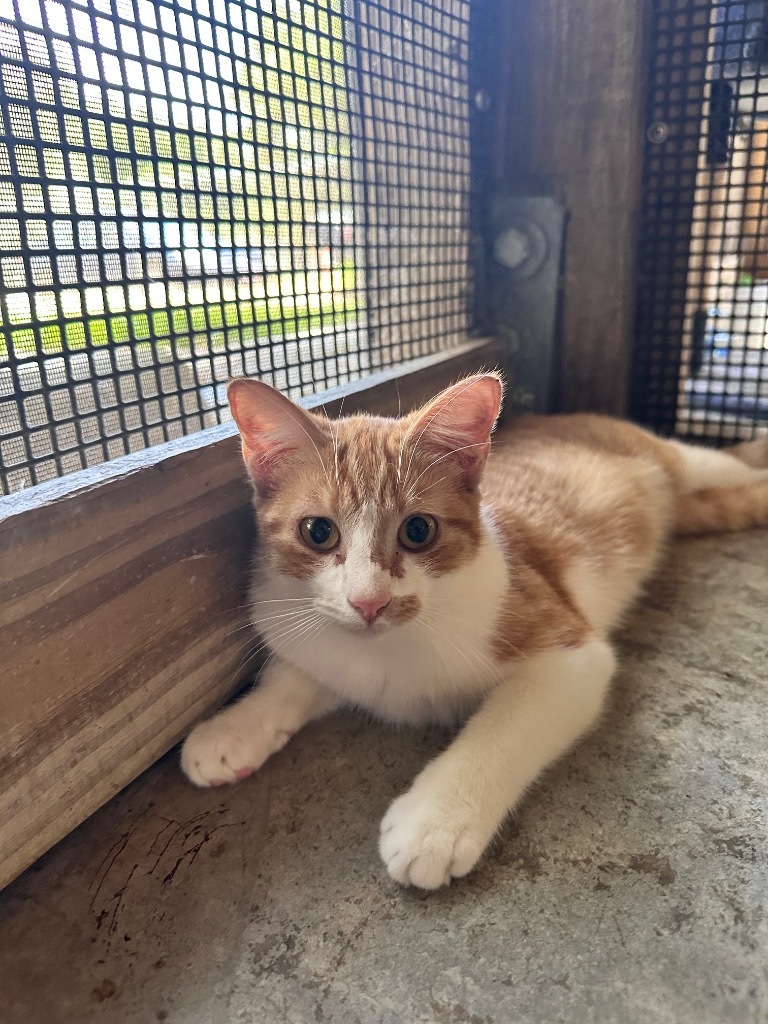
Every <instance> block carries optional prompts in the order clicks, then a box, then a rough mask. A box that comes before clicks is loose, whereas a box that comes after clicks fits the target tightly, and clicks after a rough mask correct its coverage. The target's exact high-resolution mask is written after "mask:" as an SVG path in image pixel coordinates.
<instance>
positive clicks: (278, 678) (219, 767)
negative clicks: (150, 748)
mask: <svg viewBox="0 0 768 1024" xmlns="http://www.w3.org/2000/svg"><path fill="white" fill-rule="evenodd" d="M340 703H341V702H340V700H339V698H338V697H336V696H335V694H332V693H331V692H330V691H329V690H326V689H325V688H324V687H321V686H320V685H319V684H318V683H315V682H314V680H312V679H310V678H309V677H308V676H306V675H304V673H303V672H300V671H299V670H298V669H295V668H293V666H292V665H289V664H287V662H285V661H282V660H280V659H279V658H278V659H275V660H274V661H271V662H270V663H269V665H268V666H267V667H266V668H265V670H264V671H263V673H262V675H261V680H260V682H259V685H258V686H257V687H256V689H255V690H253V691H252V692H251V693H249V694H247V695H246V696H245V697H242V698H241V699H240V700H238V701H237V702H236V703H235V704H231V705H230V706H229V707H226V708H224V710H223V711H220V712H219V713H218V714H217V715H214V717H213V718H211V719H209V720H208V721H207V722H201V723H200V725H198V726H196V727H195V728H194V729H193V730H192V732H191V733H190V734H189V736H188V737H187V739H186V740H185V741H184V745H183V747H182V750H181V767H182V769H183V771H184V774H185V775H186V776H187V778H188V779H189V780H190V781H191V782H194V784H195V785H196V786H220V785H223V784H224V783H226V782H237V781H238V779H244V778H246V776H248V775H250V774H251V773H252V772H254V771H256V769H257V768H260V767H261V766H262V764H263V763H264V762H265V761H266V760H267V758H268V757H269V756H270V755H271V754H274V753H275V752H276V751H277V750H280V749H281V748H282V747H284V746H285V744H286V743H287V742H288V740H289V739H290V738H291V736H293V734H294V733H295V732H298V730H299V729H300V728H301V727H302V726H303V725H306V723H307V722H309V721H311V720H312V719H314V718H319V717H320V716H321V715H324V714H327V713H328V712H329V711H333V710H334V709H335V708H337V707H338V706H339V705H340Z"/></svg>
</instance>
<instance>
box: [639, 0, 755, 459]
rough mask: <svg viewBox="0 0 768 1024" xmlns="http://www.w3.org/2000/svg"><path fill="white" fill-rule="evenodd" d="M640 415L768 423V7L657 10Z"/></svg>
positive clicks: (714, 424)
mask: <svg viewBox="0 0 768 1024" xmlns="http://www.w3.org/2000/svg"><path fill="white" fill-rule="evenodd" d="M639 271H640V286H639V294H638V337H637V365H636V374H635V386H636V389H635V412H636V414H637V415H638V416H639V417H640V418H641V419H643V420H645V421H646V422H647V423H649V424H651V425H652V426H654V427H657V428H660V429H662V430H664V431H669V432H672V431H674V432H675V433H677V434H678V435H681V436H689V437H694V438H712V439H714V440H718V441H728V440H730V439H735V438H748V437H751V436H753V435H754V434H755V432H756V431H758V430H759V429H764V427H765V425H766V423H767V422H768V335H767V333H766V330H767V328H768V3H764V2H754V0H752V2H748V3H743V2H742V3H732V2H730V0H707V2H703V0H659V2H658V3H657V4H655V5H654V21H653V32H652V40H651V65H650V78H649V107H648V139H647V144H646V156H645V167H644V201H643V211H642V227H641V240H640V259H639Z"/></svg>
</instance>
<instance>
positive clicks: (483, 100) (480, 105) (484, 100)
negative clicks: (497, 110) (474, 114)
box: [475, 89, 491, 113]
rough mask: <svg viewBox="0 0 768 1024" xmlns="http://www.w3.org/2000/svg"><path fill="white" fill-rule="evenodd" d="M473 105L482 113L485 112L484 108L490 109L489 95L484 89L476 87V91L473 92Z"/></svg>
mask: <svg viewBox="0 0 768 1024" xmlns="http://www.w3.org/2000/svg"><path fill="white" fill-rule="evenodd" d="M475 106H476V107H477V109H478V110H480V111H481V112H482V113H485V111H486V110H490V109H491V97H490V96H489V95H488V93H487V92H486V91H485V89H478V90H477V92H476V93H475Z"/></svg>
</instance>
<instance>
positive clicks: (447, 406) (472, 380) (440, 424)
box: [408, 373, 504, 486]
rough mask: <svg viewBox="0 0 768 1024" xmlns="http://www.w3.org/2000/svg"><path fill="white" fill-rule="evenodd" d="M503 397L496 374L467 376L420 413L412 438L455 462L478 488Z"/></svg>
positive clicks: (411, 429)
mask: <svg viewBox="0 0 768 1024" xmlns="http://www.w3.org/2000/svg"><path fill="white" fill-rule="evenodd" d="M503 394H504V388H503V384H502V381H501V378H500V377H499V376H498V375H497V374H495V373H483V374H477V375H476V376H474V377H467V378H466V379H465V380H461V381H459V383H458V384H454V385H453V387H450V388H448V389H447V390H446V391H443V392H442V394H439V395H438V396H437V398H434V399H433V400H432V401H431V402H430V403H429V404H428V405H426V406H425V407H424V408H423V409H421V410H420V411H419V412H418V413H417V414H416V419H415V422H414V423H413V424H412V425H411V426H410V428H409V430H408V435H409V438H410V439H411V442H412V443H413V444H414V445H416V444H418V445H419V447H420V448H425V447H426V448H428V449H430V450H431V451H433V452H434V453H435V454H436V455H437V456H438V457H445V458H446V459H448V458H451V459H453V460H454V461H455V462H457V463H458V464H459V465H460V467H461V468H462V470H463V471H464V473H465V474H466V477H467V482H468V483H469V484H470V486H475V485H476V484H477V483H478V481H479V479H480V474H481V473H482V471H483V467H484V466H485V463H486V460H487V459H488V455H489V454H490V451H491V433H492V432H493V428H494V425H495V423H496V420H497V419H498V416H499V411H500V409H501V400H502V397H503Z"/></svg>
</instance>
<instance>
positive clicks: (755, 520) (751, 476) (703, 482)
mask: <svg viewBox="0 0 768 1024" xmlns="http://www.w3.org/2000/svg"><path fill="white" fill-rule="evenodd" d="M672 443H673V444H675V447H676V448H677V450H678V452H679V453H680V454H681V455H682V456H683V459H684V463H685V475H684V487H683V493H681V494H679V495H678V500H677V510H676V516H675V532H676V533H678V534H699V533H721V532H723V533H724V532H728V531H735V530H747V529H750V528H751V527H755V526H768V437H761V438H758V439H756V440H754V441H747V442H745V443H743V444H738V445H734V446H733V447H732V448H728V449H725V450H723V451H713V450H712V449H705V448H695V447H693V446H690V445H685V444H681V443H679V442H672Z"/></svg>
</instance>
